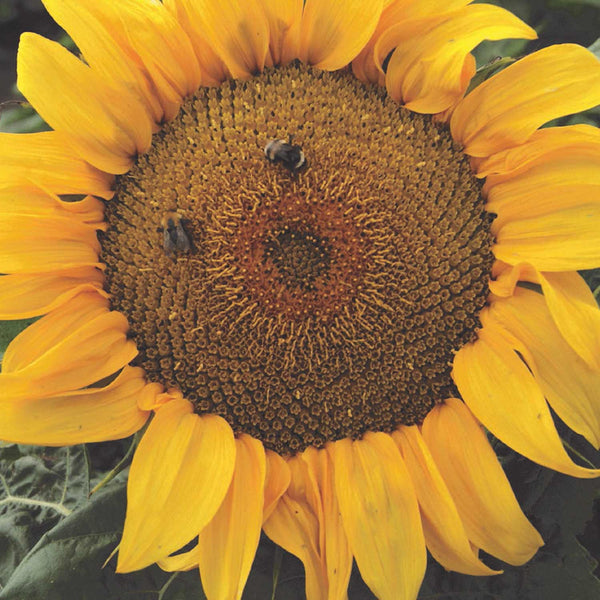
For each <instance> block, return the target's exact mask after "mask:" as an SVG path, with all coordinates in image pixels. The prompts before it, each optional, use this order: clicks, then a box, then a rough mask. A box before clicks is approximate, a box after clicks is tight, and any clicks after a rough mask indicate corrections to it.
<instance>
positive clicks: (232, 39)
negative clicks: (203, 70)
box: [181, 0, 269, 79]
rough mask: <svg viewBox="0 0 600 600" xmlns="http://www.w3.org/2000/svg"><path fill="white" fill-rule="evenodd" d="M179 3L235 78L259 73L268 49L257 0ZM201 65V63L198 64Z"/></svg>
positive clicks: (264, 21)
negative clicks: (191, 16)
mask: <svg viewBox="0 0 600 600" xmlns="http://www.w3.org/2000/svg"><path fill="white" fill-rule="evenodd" d="M190 4H191V2H190V1H189V0H184V1H183V2H181V9H185V10H187V11H188V12H189V14H191V15H193V19H194V22H195V24H194V27H197V28H198V29H199V30H200V31H201V33H202V37H203V38H204V40H206V42H208V44H209V45H210V46H211V47H212V49H213V50H214V51H215V52H216V54H217V55H218V56H219V58H220V59H221V60H222V61H223V62H224V63H225V65H226V66H227V69H228V70H229V72H230V73H231V75H232V77H234V78H235V79H240V78H242V79H243V78H246V79H247V78H248V77H250V76H251V75H253V74H255V73H257V72H259V71H262V70H263V68H264V66H265V59H266V56H267V51H268V48H269V23H268V20H267V17H266V15H265V13H264V11H263V8H262V4H261V2H259V0H245V1H244V2H238V1H236V0H196V1H195V2H193V6H189V5H190ZM200 64H201V66H202V64H203V61H202V60H201V61H200Z"/></svg>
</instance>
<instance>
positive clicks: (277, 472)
mask: <svg viewBox="0 0 600 600" xmlns="http://www.w3.org/2000/svg"><path fill="white" fill-rule="evenodd" d="M266 458H267V475H266V479H265V501H264V507H263V521H266V520H267V519H268V518H269V517H270V516H271V513H272V512H273V511H274V510H275V506H277V503H278V502H279V499H280V498H281V496H283V494H284V493H285V491H286V490H287V489H288V487H289V485H290V481H291V477H292V475H291V473H290V468H289V467H288V466H287V463H286V462H285V460H283V458H281V456H279V454H277V452H273V450H267V451H266Z"/></svg>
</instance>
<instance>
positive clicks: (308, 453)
mask: <svg viewBox="0 0 600 600" xmlns="http://www.w3.org/2000/svg"><path fill="white" fill-rule="evenodd" d="M302 460H303V461H304V462H305V463H306V464H307V465H308V471H309V474H310V476H311V477H312V478H314V481H315V482H316V489H318V490H319V498H318V501H319V504H320V510H319V514H320V515H321V524H320V525H321V526H320V534H321V535H320V544H319V545H320V550H319V554H320V556H321V560H322V561H323V562H324V568H325V573H326V575H327V586H328V594H327V599H328V600H346V599H347V597H348V582H349V581H350V572H351V571H352V553H351V552H350V546H349V545H348V539H347V537H346V532H345V531H344V528H343V525H342V520H341V515H340V509H339V506H338V501H337V497H336V492H335V482H334V476H333V459H332V456H331V453H330V452H328V451H327V450H323V449H322V450H317V449H316V448H307V449H306V450H305V451H304V452H303V453H302Z"/></svg>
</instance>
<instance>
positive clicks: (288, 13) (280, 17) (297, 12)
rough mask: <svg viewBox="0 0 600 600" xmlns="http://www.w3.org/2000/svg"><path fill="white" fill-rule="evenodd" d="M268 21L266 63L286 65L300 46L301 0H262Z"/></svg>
mask: <svg viewBox="0 0 600 600" xmlns="http://www.w3.org/2000/svg"><path fill="white" fill-rule="evenodd" d="M262 4H263V9H264V11H265V15H266V17H267V19H268V21H269V32H270V36H269V37H270V42H269V56H268V60H267V65H269V66H271V65H286V64H287V63H289V62H290V61H291V60H293V59H294V58H296V57H297V56H298V53H299V48H300V24H301V22H302V9H303V8H304V2H303V0H263V2H262Z"/></svg>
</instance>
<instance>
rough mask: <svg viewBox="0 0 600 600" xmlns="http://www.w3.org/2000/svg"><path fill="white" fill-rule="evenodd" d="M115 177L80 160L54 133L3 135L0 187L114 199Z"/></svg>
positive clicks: (0, 154)
mask: <svg viewBox="0 0 600 600" xmlns="http://www.w3.org/2000/svg"><path fill="white" fill-rule="evenodd" d="M112 181H113V176H112V175H109V174H108V173H103V172H102V171H100V170H99V169H96V168H95V167H92V166H91V165H90V164H88V163H87V162H85V161H84V160H83V159H82V158H80V157H79V156H77V155H76V154H75V153H74V152H73V149H72V148H71V147H69V145H68V144H67V143H66V142H65V140H64V136H61V135H60V134H58V133H56V132H55V131H44V132H42V133H0V187H6V186H17V185H25V186H29V185H32V182H34V183H38V184H39V185H40V186H42V187H45V188H49V189H51V190H52V191H53V192H54V193H56V194H94V195H95V196H100V198H104V199H106V200H109V199H110V198H112V197H113V195H114V191H112Z"/></svg>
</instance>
